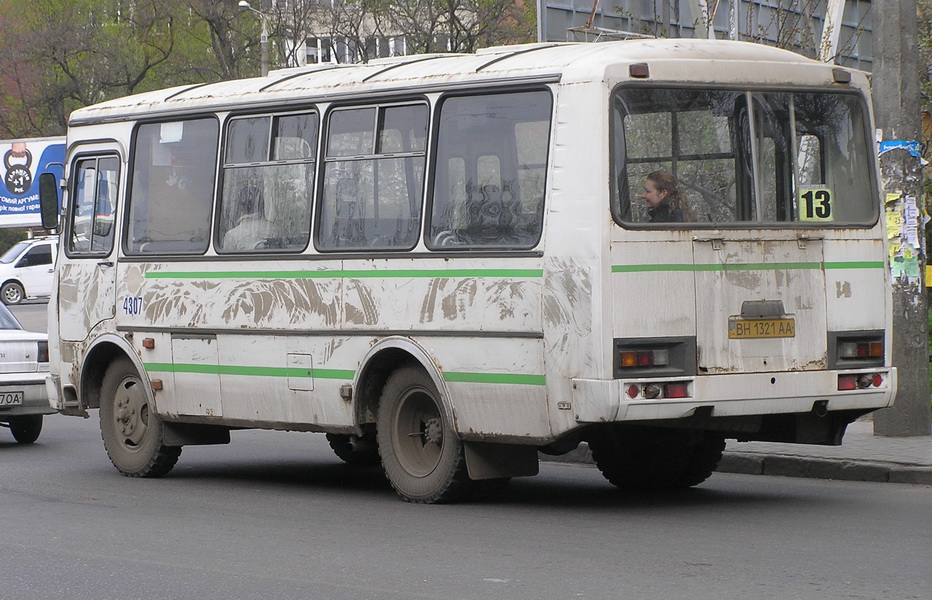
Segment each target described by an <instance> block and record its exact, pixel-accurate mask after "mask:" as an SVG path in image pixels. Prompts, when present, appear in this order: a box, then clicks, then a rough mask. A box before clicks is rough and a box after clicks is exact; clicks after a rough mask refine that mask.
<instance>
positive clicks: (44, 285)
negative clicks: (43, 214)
mask: <svg viewBox="0 0 932 600" xmlns="http://www.w3.org/2000/svg"><path fill="white" fill-rule="evenodd" d="M57 254H58V238H56V237H39V238H32V239H28V240H23V241H21V242H17V243H16V244H15V245H14V246H13V247H12V248H10V249H9V250H7V252H6V254H4V255H3V256H2V257H0V299H2V300H3V303H4V304H19V303H20V302H22V301H23V300H27V299H33V298H47V297H49V295H50V294H51V293H52V279H53V278H54V276H55V256H56V255H57Z"/></svg>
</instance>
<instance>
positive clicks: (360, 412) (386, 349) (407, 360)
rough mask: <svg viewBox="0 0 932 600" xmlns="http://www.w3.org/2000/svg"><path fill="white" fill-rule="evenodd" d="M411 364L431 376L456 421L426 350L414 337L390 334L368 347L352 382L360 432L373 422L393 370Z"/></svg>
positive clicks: (448, 410)
mask: <svg viewBox="0 0 932 600" xmlns="http://www.w3.org/2000/svg"><path fill="white" fill-rule="evenodd" d="M407 364H414V365H418V366H420V367H421V368H422V369H423V370H424V372H425V373H427V375H428V377H430V378H431V380H432V381H433V383H434V385H435V386H436V388H437V393H439V394H440V401H441V402H443V405H444V408H446V410H447V412H448V414H449V415H450V418H451V419H452V422H453V423H454V425H455V423H456V412H455V410H454V406H453V402H452V400H451V398H450V394H449V392H448V390H447V387H446V384H445V382H444V380H443V373H442V371H441V369H440V367H439V365H438V364H437V362H436V361H435V360H434V359H433V357H432V356H431V355H430V353H429V352H427V350H425V349H424V348H423V347H422V346H421V345H420V344H418V343H417V342H415V341H414V340H412V339H410V338H406V337H402V336H392V337H388V338H385V339H382V340H379V341H378V342H377V343H376V344H373V346H372V347H371V348H370V349H369V351H368V352H367V353H366V355H365V356H364V357H363V359H362V362H361V363H360V365H361V366H360V369H359V372H358V373H357V375H356V380H355V381H354V383H353V402H354V403H355V410H354V412H355V415H356V417H355V418H356V426H357V428H358V429H359V430H360V432H362V431H364V430H365V429H368V428H370V427H371V426H374V425H375V422H376V415H377V414H378V408H379V400H380V399H381V395H382V388H384V387H385V383H386V381H388V377H389V375H391V373H392V371H394V370H395V369H397V368H399V367H401V366H403V365H407Z"/></svg>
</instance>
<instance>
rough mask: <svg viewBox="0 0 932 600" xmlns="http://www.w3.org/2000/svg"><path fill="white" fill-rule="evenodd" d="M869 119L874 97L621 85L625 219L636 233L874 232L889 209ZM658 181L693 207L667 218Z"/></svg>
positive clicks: (615, 116) (617, 195)
mask: <svg viewBox="0 0 932 600" xmlns="http://www.w3.org/2000/svg"><path fill="white" fill-rule="evenodd" d="M866 123H867V115H866V111H865V109H864V105H863V102H862V100H861V99H860V98H859V97H858V96H856V95H854V94H849V93H830V92H810V91H796V92H772V91H748V90H733V89H697V88H685V87H684V88H659V87H656V88H641V87H620V88H618V89H616V91H615V92H614V95H613V101H612V167H613V177H612V181H613V196H614V200H613V211H614V214H615V218H616V220H617V221H618V222H619V224H623V225H635V226H637V225H640V224H644V225H648V224H651V223H658V222H661V221H662V222H663V225H661V226H671V222H672V225H673V226H677V222H679V223H680V225H682V224H683V222H688V223H687V225H688V226H702V225H706V226H715V227H721V226H722V225H735V226H754V227H780V226H791V227H800V226H823V227H824V226H829V227H831V226H852V225H854V226H870V225H872V224H873V223H874V222H876V219H877V214H878V210H879V209H878V206H877V203H876V201H875V198H874V193H873V192H874V178H873V175H872V174H873V168H874V165H873V162H872V158H871V156H872V154H871V152H872V147H871V141H870V138H869V136H868V133H867V125H866ZM652 174H653V175H652ZM671 175H672V178H671V177H669V176H671ZM648 176H650V178H651V179H657V180H658V181H659V179H658V176H665V177H666V179H667V181H669V182H671V183H670V185H671V186H672V185H675V186H677V188H678V191H679V196H680V197H682V199H683V200H682V202H683V209H682V210H676V211H674V213H675V214H674V215H673V216H672V217H670V215H669V214H668V213H670V211H669V210H667V211H666V213H665V216H667V217H670V218H664V219H659V218H657V214H656V213H657V211H656V210H652V209H651V207H650V206H649V205H648V201H647V198H646V197H645V196H644V194H645V192H646V191H648V190H647V187H648V184H647V183H646V180H647V179H648ZM651 187H652V186H651Z"/></svg>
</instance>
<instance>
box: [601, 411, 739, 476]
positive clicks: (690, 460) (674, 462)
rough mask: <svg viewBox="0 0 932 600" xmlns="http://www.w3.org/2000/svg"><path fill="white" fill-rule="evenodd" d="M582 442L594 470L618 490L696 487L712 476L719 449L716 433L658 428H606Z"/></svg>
mask: <svg viewBox="0 0 932 600" xmlns="http://www.w3.org/2000/svg"><path fill="white" fill-rule="evenodd" d="M588 441H589V449H590V450H591V451H592V458H593V460H594V461H595V464H596V466H597V467H598V468H599V471H601V472H602V475H604V476H605V478H606V479H607V480H608V481H609V482H610V483H611V484H612V485H615V486H616V487H618V488H620V489H623V490H662V489H681V488H688V487H692V486H694V485H698V484H700V483H702V482H703V481H705V480H706V479H708V478H709V477H710V476H711V475H712V472H713V471H714V470H715V467H716V466H717V465H718V462H719V460H721V458H722V451H723V450H724V448H725V440H724V438H723V437H721V436H719V435H717V434H713V433H710V432H696V431H688V430H678V429H663V428H658V427H617V426H614V427H613V426H608V427H604V428H602V429H600V430H599V431H597V432H596V433H594V434H593V435H592V436H590V438H589V440H588Z"/></svg>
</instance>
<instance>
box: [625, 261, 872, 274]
mask: <svg viewBox="0 0 932 600" xmlns="http://www.w3.org/2000/svg"><path fill="white" fill-rule="evenodd" d="M823 268H824V269H826V270H833V269H883V268H884V263H883V261H880V260H877V261H870V260H865V261H846V262H826V263H818V262H785V263H729V264H711V265H710V264H689V263H683V264H658V265H612V273H652V272H662V271H687V272H710V271H711V272H725V271H813V270H821V269H823Z"/></svg>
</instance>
